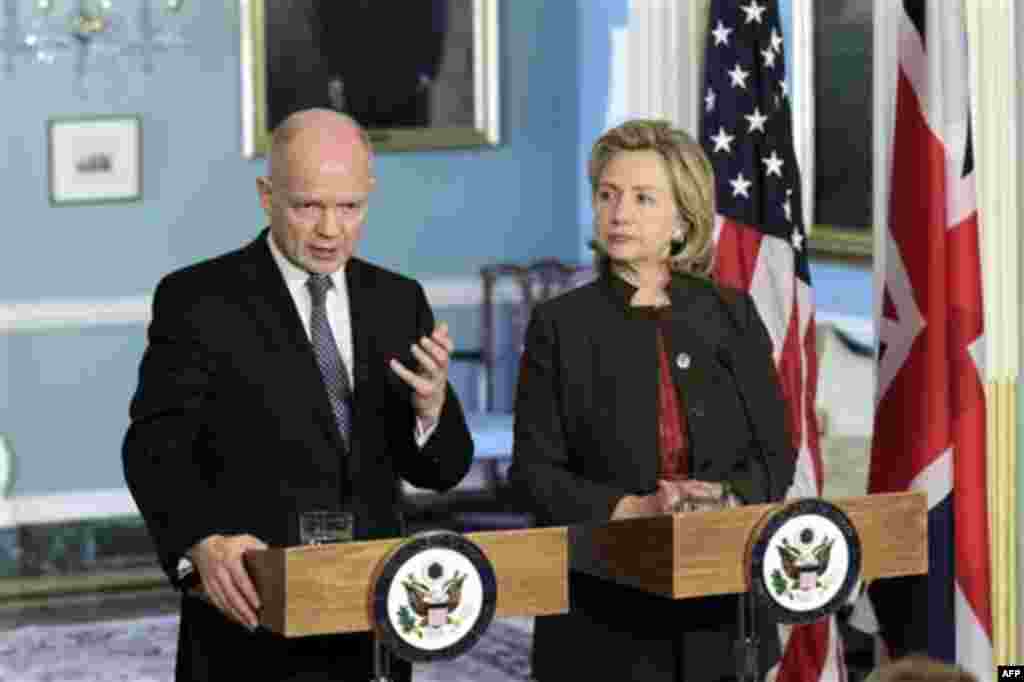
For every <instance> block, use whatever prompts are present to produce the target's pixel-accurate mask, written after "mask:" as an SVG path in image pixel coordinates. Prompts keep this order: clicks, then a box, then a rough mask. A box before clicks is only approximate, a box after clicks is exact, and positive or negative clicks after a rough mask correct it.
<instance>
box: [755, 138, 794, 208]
mask: <svg viewBox="0 0 1024 682" xmlns="http://www.w3.org/2000/svg"><path fill="white" fill-rule="evenodd" d="M761 162H762V163H763V164H764V165H765V171H764V174H765V177H767V176H769V175H777V176H779V177H780V178H781V177H782V164H783V163H784V162H783V160H782V159H780V158H779V154H778V152H776V151H775V150H774V149H773V150H772V155H771V156H766V157H764V158H763V159H761ZM787 220H788V218H787Z"/></svg>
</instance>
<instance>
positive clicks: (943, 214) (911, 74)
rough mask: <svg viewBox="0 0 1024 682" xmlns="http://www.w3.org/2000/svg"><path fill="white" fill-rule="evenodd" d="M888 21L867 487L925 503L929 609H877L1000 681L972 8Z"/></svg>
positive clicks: (918, 2) (899, 602)
mask: <svg viewBox="0 0 1024 682" xmlns="http://www.w3.org/2000/svg"><path fill="white" fill-rule="evenodd" d="M892 11H893V13H894V14H895V19H896V20H895V21H892V22H889V24H888V25H889V26H891V29H890V30H892V31H894V33H895V35H894V37H893V42H894V44H898V45H899V49H898V54H899V64H898V72H897V74H896V78H895V79H894V83H895V93H894V95H895V117H894V122H893V128H892V135H891V138H890V139H891V146H890V152H889V155H890V158H891V164H890V167H891V174H890V178H891V181H890V192H889V208H888V214H889V215H888V221H887V223H886V224H885V234H884V239H883V240H882V241H883V245H884V248H883V249H882V250H881V252H880V253H877V254H876V256H875V276H876V289H877V290H878V291H879V292H880V293H881V301H880V305H879V306H878V308H879V310H878V318H879V319H878V336H879V352H878V373H877V382H878V386H877V391H876V403H877V404H876V410H875V431H874V440H873V443H872V456H871V470H870V474H869V478H868V489H869V491H870V492H891V491H902V490H921V491H925V492H926V493H927V495H928V554H929V556H928V576H927V583H926V585H927V589H926V593H927V594H926V596H925V595H921V594H918V598H919V599H920V600H921V601H923V600H924V599H927V602H926V603H912V602H911V595H912V594H913V592H908V591H907V590H902V591H899V590H887V594H886V595H885V598H884V599H883V600H878V601H876V603H875V607H876V610H877V611H878V613H879V617H880V620H881V621H882V623H883V626H884V625H885V623H886V621H889V622H895V623H897V624H899V626H901V627H902V626H903V625H904V623H905V622H906V621H905V614H906V613H908V612H911V611H908V609H914V611H913V612H915V613H927V619H926V622H927V647H928V653H929V654H930V655H932V656H934V657H936V658H941V659H944V660H947V661H951V662H952V661H956V662H957V663H959V664H961V665H963V666H964V667H965V668H967V669H969V670H971V671H972V672H974V673H975V674H976V675H978V677H979V678H980V679H991V677H992V674H993V671H994V670H995V668H994V666H993V656H992V607H991V595H990V585H991V583H990V566H989V543H988V530H989V529H988V507H987V498H986V494H987V493H986V451H985V412H986V405H985V391H984V386H983V384H982V372H983V369H984V357H983V354H982V350H983V344H984V336H983V333H984V329H983V319H982V289H981V267H980V261H979V250H978V241H979V235H978V211H977V203H976V201H975V194H974V159H973V156H972V151H971V128H970V116H969V100H968V86H967V83H968V78H967V41H966V31H965V26H964V17H963V14H962V11H963V8H962V6H961V3H959V2H946V1H945V0H943V1H942V2H937V1H929V2H926V1H925V0H904V1H903V2H902V3H900V4H899V6H898V9H897V8H896V7H894V8H893V10H892ZM893 66H894V68H895V67H896V65H895V64H894V65H893ZM874 587H875V586H873V588H874ZM878 587H879V588H881V587H883V586H882V585H878ZM879 592H880V590H876V591H875V592H874V593H873V596H874V595H877V594H878V593H879ZM894 610H895V611H896V612H895V613H892V618H889V617H888V615H887V614H886V612H887V611H889V612H892V611H894ZM921 639H924V637H918V638H917V639H916V641H912V642H909V643H908V645H909V646H910V647H914V646H921V645H923V642H922V641H921Z"/></svg>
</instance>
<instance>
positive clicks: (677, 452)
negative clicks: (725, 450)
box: [658, 326, 689, 479]
mask: <svg viewBox="0 0 1024 682" xmlns="http://www.w3.org/2000/svg"><path fill="white" fill-rule="evenodd" d="M658 365H659V372H658V455H659V459H658V478H664V479H683V478H687V477H688V475H689V471H688V469H689V468H688V466H687V461H688V459H689V457H688V455H689V452H688V451H689V443H688V442H687V440H686V413H685V412H684V411H683V410H682V409H681V405H680V399H679V395H678V394H677V393H676V387H675V384H674V383H673V381H672V370H671V367H670V365H669V361H668V350H667V347H666V344H665V336H664V334H663V332H662V330H661V328H660V326H659V329H658Z"/></svg>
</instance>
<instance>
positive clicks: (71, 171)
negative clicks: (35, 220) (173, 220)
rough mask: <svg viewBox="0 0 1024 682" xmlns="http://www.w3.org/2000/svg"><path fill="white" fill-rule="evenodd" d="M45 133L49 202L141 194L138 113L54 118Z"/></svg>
mask: <svg viewBox="0 0 1024 682" xmlns="http://www.w3.org/2000/svg"><path fill="white" fill-rule="evenodd" d="M47 138H48V140H47V144H48V147H49V164H50V170H49V176H50V204H51V205H54V206H64V205H69V204H93V203H106V202H116V201H136V200H138V199H140V198H141V197H142V165H141V155H142V140H141V121H140V119H139V117H138V116H95V117H89V118H64V119H51V120H50V121H49V122H48V123H47Z"/></svg>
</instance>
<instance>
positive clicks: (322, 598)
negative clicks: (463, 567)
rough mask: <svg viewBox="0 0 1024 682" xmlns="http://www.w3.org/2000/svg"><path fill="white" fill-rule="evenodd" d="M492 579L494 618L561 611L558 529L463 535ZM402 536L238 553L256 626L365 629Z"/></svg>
mask: <svg viewBox="0 0 1024 682" xmlns="http://www.w3.org/2000/svg"><path fill="white" fill-rule="evenodd" d="M466 537H467V538H469V539H470V540H472V541H473V542H474V543H476V544H477V546H479V547H480V549H481V550H482V551H483V553H484V554H485V555H487V558H488V559H490V561H491V564H492V565H493V566H494V573H495V577H496V579H497V590H498V604H497V610H496V612H495V616H498V617H501V616H539V615H546V614H553V613H564V612H565V611H567V610H568V609H569V589H568V583H567V581H566V578H567V576H568V573H569V565H568V542H567V530H566V528H565V527H558V528H538V529H531V530H508V531H494V532H483V533H467V534H466ZM404 540H405V539H404V538H396V539H389V540H370V541H366V542H344V543H339V544H329V545H317V546H308V547H307V546H302V547H286V548H273V549H266V550H259V551H254V552H248V553H246V555H245V561H246V566H247V568H248V569H249V573H250V575H252V577H253V581H254V582H255V583H256V589H257V591H258V592H259V594H260V598H261V600H262V601H263V608H262V610H261V614H260V624H261V625H263V626H264V627H266V628H268V629H269V630H272V631H274V632H276V633H278V634H281V635H284V636H285V637H303V636H306V635H321V634H328V633H339V632H362V631H367V630H370V629H371V628H372V626H371V623H372V622H373V618H372V610H371V604H372V597H371V592H372V590H373V582H374V578H375V577H376V572H377V569H378V567H379V565H380V564H381V563H382V562H383V560H384V559H385V557H387V556H388V555H389V554H390V553H391V552H392V551H393V550H394V549H395V548H396V547H398V546H399V545H400V544H402V542H404Z"/></svg>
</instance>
